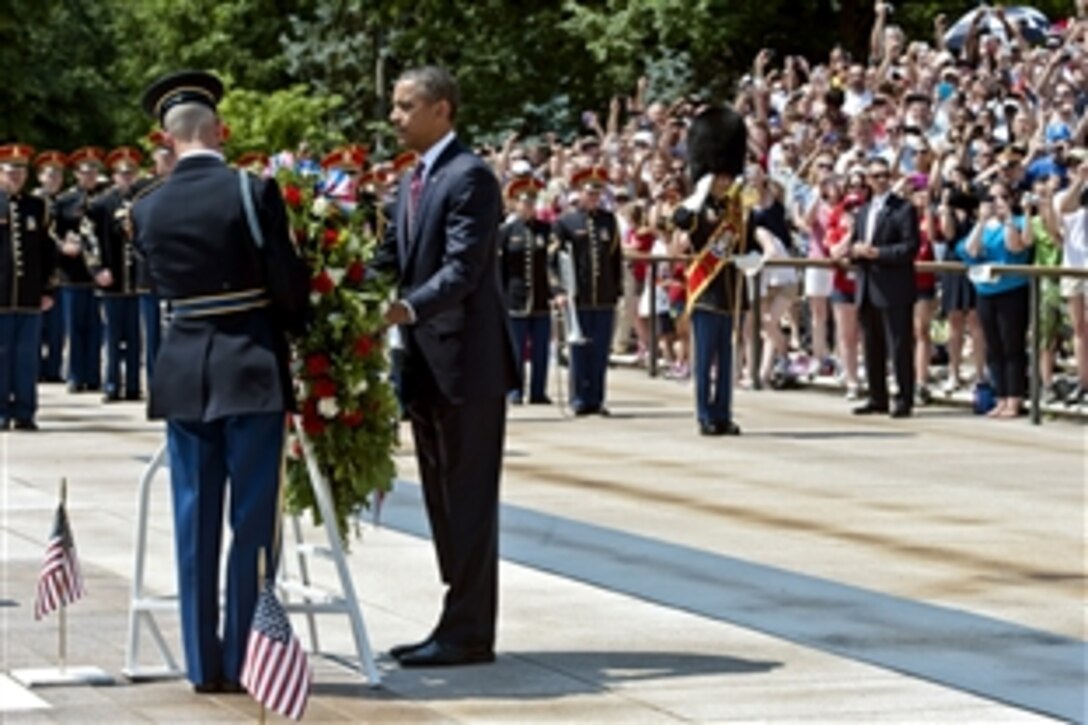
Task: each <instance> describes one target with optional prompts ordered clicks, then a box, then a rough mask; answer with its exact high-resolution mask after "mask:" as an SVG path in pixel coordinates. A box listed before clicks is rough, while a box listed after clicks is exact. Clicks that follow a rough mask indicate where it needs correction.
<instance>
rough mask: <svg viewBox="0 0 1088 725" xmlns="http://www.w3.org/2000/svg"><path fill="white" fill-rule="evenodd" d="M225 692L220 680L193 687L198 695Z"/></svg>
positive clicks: (201, 683) (197, 684)
mask: <svg viewBox="0 0 1088 725" xmlns="http://www.w3.org/2000/svg"><path fill="white" fill-rule="evenodd" d="M222 691H223V683H222V682H220V681H219V680H214V681H212V682H199V683H195V684H194V685H193V692H195V693H196V694H198V695H211V694H214V693H217V692H222Z"/></svg>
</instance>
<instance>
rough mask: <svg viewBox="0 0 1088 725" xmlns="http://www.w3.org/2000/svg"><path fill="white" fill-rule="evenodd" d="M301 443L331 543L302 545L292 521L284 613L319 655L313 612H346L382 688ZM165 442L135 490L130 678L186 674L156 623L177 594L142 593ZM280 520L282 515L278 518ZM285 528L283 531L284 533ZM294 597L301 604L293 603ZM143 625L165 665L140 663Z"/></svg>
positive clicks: (282, 584)
mask: <svg viewBox="0 0 1088 725" xmlns="http://www.w3.org/2000/svg"><path fill="white" fill-rule="evenodd" d="M298 434H299V439H300V441H301V443H302V451H303V456H304V457H305V460H306V470H307V473H308V474H309V476H308V479H309V481H310V486H311V487H313V491H314V500H316V501H317V508H318V512H319V513H320V514H321V518H322V519H323V520H324V528H325V535H326V538H327V539H328V547H324V546H316V545H313V544H307V543H305V541H303V536H302V526H301V524H300V523H299V519H298V517H297V516H292V517H291V524H292V526H291V530H292V534H293V538H294V543H293V544H292V547H293V549H294V553H295V556H296V559H297V563H298V569H299V576H298V578H297V579H295V578H292V577H291V576H290V575H289V574H288V572H287V563H286V562H287V559H288V557H287V553H286V552H285V551H284V552H281V556H280V557H279V559H280V561H281V562H282V564H281V569H280V574H279V578H278V580H277V586H278V587H279V588H280V591H281V593H282V594H283V599H284V609H286V610H287V611H288V612H292V613H296V614H305V615H306V623H307V628H308V630H309V635H310V649H311V651H312V652H314V653H320V651H321V650H320V649H319V647H318V641H317V622H316V621H315V619H314V615H315V614H345V615H347V617H348V621H349V622H350V624H351V632H352V636H353V638H354V640H355V650H356V654H357V655H358V657H359V665H360V670H361V672H362V673H363V674H364V675H366V678H367V682H368V683H369V684H370V686H371V687H378V686H379V685H381V674H380V673H379V672H378V668H377V666H376V665H375V663H374V653H373V651H372V650H371V647H370V639H369V637H368V636H367V632H366V624H365V623H364V622H363V613H362V611H361V610H360V609H359V599H358V597H357V596H356V594H355V585H354V583H353V582H352V579H351V571H350V570H349V569H348V564H347V559H346V558H345V556H344V548H343V546H342V545H341V543H340V533H339V532H338V531H337V530H336V516H335V511H334V509H333V504H332V496H331V495H330V493H329V486H328V482H327V481H326V480H325V478H324V476H322V475H321V472H320V471H319V470H318V468H317V463H316V461H315V460H314V456H313V447H312V446H311V445H310V441H309V439H308V438H307V437H306V436H305V434H304V433H303V432H302V431H301V427H299V430H298ZM166 467H167V462H166V444H163V445H162V446H160V447H159V450H158V451H156V452H155V455H154V456H153V457H152V459H151V462H150V463H148V465H147V468H146V469H144V472H143V475H142V476H141V477H140V484H139V489H138V491H137V504H136V545H135V561H134V562H133V574H132V598H131V601H130V603H129V617H128V643H127V646H126V648H125V666H124V668H122V672H123V673H124V674H125V676H126V677H128V678H129V679H131V680H148V679H159V678H166V677H180V676H182V675H184V674H185V670H184V668H182V667H180V666H179V665H178V661H177V659H176V658H175V657H174V655H173V652H172V651H171V648H170V645H169V644H167V642H166V638H165V637H163V634H162V630H160V629H159V625H158V624H157V623H156V621H155V616H156V614H158V613H160V612H171V613H176V612H177V610H178V599H177V595H171V596H151V595H148V594H147V593H146V592H145V591H144V570H145V566H146V560H147V515H148V508H149V503H150V497H151V484H152V482H153V481H154V479H155V474H156V473H158V471H159V469H162V468H166ZM280 515H281V516H282V513H281V514H280ZM281 530H282V529H281ZM309 557H319V558H323V559H327V560H329V561H331V562H332V563H333V565H334V566H335V567H336V573H337V576H338V577H339V579H340V592H339V593H336V592H330V591H326V590H323V589H319V588H317V587H314V586H313V585H312V584H311V581H310V575H309V561H308V558H309ZM292 595H294V596H297V597H299V598H300V600H301V601H294V602H292V601H290V597H291V596H292ZM141 626H143V627H146V628H147V631H148V632H149V633H150V634H151V638H152V640H154V642H155V646H156V647H157V649H158V651H159V655H160V657H161V658H162V664H160V665H154V666H147V665H142V664H140V633H141Z"/></svg>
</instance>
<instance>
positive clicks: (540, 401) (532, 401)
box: [529, 395, 552, 405]
mask: <svg viewBox="0 0 1088 725" xmlns="http://www.w3.org/2000/svg"><path fill="white" fill-rule="evenodd" d="M551 404H552V399H551V398H549V397H548V396H547V395H544V396H542V397H539V398H529V405H551Z"/></svg>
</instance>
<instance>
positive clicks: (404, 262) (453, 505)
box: [371, 67, 519, 667]
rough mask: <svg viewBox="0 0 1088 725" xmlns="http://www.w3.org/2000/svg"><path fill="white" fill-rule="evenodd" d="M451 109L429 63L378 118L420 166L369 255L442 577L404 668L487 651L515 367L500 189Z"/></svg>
mask: <svg viewBox="0 0 1088 725" xmlns="http://www.w3.org/2000/svg"><path fill="white" fill-rule="evenodd" d="M457 106H458V90H457V84H456V81H454V79H453V78H452V77H451V76H450V74H449V73H448V72H447V71H445V70H443V69H441V68H435V67H426V68H420V69H416V70H411V71H408V72H407V73H405V74H404V75H402V76H401V77H400V79H399V80H398V81H397V83H396V86H395V88H394V91H393V111H392V113H391V114H390V119H391V121H392V122H393V126H394V127H395V129H396V131H397V135H398V137H399V138H400V141H401V143H402V144H403V145H404V146H405V147H407V148H409V149H412V150H415V151H418V152H419V153H420V161H419V163H418V164H417V165H416V167H415V168H414V169H413V170H412V172H411V173H406V174H405V175H404V177H403V178H402V179H401V182H400V185H399V188H398V192H397V203H396V206H395V211H394V213H393V215H392V217H391V219H390V220H389V224H388V226H387V227H386V233H385V238H384V240H383V244H382V246H381V249H380V250H379V252H378V254H377V255H376V258H375V259H374V260H372V262H371V267H372V268H373V269H376V270H379V271H385V272H389V273H392V274H393V275H394V276H395V277H396V280H397V284H398V288H399V291H400V299H398V300H397V301H396V302H394V303H392V304H391V305H390V307H389V310H388V312H387V314H386V322H387V323H389V324H391V325H399V326H400V327H401V330H402V335H403V339H404V344H405V359H404V368H403V372H402V380H401V385H402V388H401V393H402V396H403V403H404V405H405V407H406V409H407V412H408V415H409V417H410V419H411V421H412V431H413V435H414V437H415V442H416V459H417V461H418V462H419V470H420V476H421V478H422V480H423V495H424V499H425V501H426V506H427V515H428V518H429V519H430V524H431V533H432V535H433V537H434V545H435V550H436V552H437V555H438V566H439V571H440V573H441V575H442V581H443V582H444V583H445V584H446V585H447V586H448V589H447V591H446V596H445V601H444V603H443V609H442V614H441V617H440V618H439V621H438V624H437V625H436V626H435V628H434V631H433V632H432V633H431V634H430V636H428V637H427V638H426V639H425V640H423V641H422V642H420V643H418V644H412V645H402V646H399V647H394V648H393V650H392V651H391V654H392V655H393V657H395V658H396V659H397V660H399V662H400V664H401V665H402V666H404V667H427V666H439V665H460V664H470V663H476V662H491V661H493V660H494V658H495V655H494V647H495V618H496V613H497V602H498V592H497V589H498V526H499V477H500V473H501V469H502V452H503V438H504V435H505V428H506V394H507V393H508V392H509V391H510V390H512V389H514V388H516V387H517V386H518V377H519V376H518V371H517V368H516V365H515V362H514V360H515V358H514V347H513V342H512V335H511V331H510V321H509V318H508V316H507V311H506V306H505V304H504V303H503V299H502V294H501V292H500V287H499V275H498V257H497V253H498V243H497V239H498V229H499V223H500V219H501V214H502V196H501V192H500V189H499V183H498V180H497V179H496V178H495V175H494V174H493V173H492V171H491V169H490V168H488V166H487V165H486V164H484V162H483V161H481V160H480V159H479V158H478V157H477V156H476V155H475V154H473V153H471V152H470V151H468V150H467V149H466V148H465V147H464V146H462V145H461V143H460V142H459V141H458V140H457V137H456V134H455V132H454V130H453V124H454V121H455V119H456V115H457Z"/></svg>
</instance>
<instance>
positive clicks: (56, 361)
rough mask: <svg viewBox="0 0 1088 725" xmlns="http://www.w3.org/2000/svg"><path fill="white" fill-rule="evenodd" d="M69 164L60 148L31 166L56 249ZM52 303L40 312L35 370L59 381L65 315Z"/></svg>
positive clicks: (51, 380)
mask: <svg viewBox="0 0 1088 725" xmlns="http://www.w3.org/2000/svg"><path fill="white" fill-rule="evenodd" d="M67 166H68V157H67V156H65V155H64V154H63V153H61V152H60V151H42V152H41V153H39V154H38V155H37V156H35V157H34V167H35V168H36V169H37V170H38V188H37V189H35V190H34V195H35V196H37V197H39V198H40V199H42V201H44V202H45V210H46V212H47V213H48V214H49V220H50V225H49V236H50V238H51V239H52V240H53V245H54V247H55V248H56V249H57V251H58V252H59V250H60V247H61V240H60V237H59V236H58V235H57V197H58V196H59V195H60V193H61V187H62V186H63V185H64V170H65V169H66V168H67ZM57 302H58V301H57V300H56V299H55V298H54V304H53V306H52V307H50V308H49V310H47V311H46V312H43V313H42V362H41V368H40V370H39V371H38V373H39V375H40V376H41V379H42V382H46V383H59V382H61V380H62V378H61V370H62V368H63V366H64V365H63V361H64V315H63V313H62V311H61V305H60V304H57Z"/></svg>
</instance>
